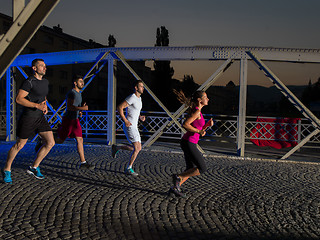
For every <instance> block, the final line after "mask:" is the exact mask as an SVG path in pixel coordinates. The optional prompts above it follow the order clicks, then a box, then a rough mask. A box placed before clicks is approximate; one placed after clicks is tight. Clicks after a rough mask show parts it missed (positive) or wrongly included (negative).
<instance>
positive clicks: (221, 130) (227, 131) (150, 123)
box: [0, 111, 320, 146]
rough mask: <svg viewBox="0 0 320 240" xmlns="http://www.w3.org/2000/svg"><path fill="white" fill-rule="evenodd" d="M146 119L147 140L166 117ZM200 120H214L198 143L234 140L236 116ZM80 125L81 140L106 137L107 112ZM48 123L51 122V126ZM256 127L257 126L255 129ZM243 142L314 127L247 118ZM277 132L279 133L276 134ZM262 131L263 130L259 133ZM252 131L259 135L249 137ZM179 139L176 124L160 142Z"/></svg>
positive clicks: (0, 116)
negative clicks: (82, 138)
mask: <svg viewBox="0 0 320 240" xmlns="http://www.w3.org/2000/svg"><path fill="white" fill-rule="evenodd" d="M5 114H6V112H0V130H1V131H2V132H3V133H4V134H5V131H6V124H5V122H6V115H5ZM141 114H143V115H145V116H146V121H145V122H141V121H140V122H139V129H140V131H141V136H142V137H149V136H151V135H152V134H153V133H155V132H156V131H157V130H158V129H159V128H160V126H161V125H162V124H163V123H165V122H166V121H167V120H168V119H169V117H168V116H167V114H166V113H165V112H141ZM51 115H52V113H51V112H49V113H48V114H47V115H46V116H47V118H49V117H50V116H51ZM203 116H204V118H205V119H206V121H207V120H209V119H210V118H212V119H213V120H214V125H213V126H212V127H210V128H208V130H207V134H206V137H204V138H201V140H202V141H217V140H219V138H220V139H221V138H229V139H230V140H231V141H234V142H235V141H236V138H237V118H238V116H230V115H214V114H204V115H203ZM184 117H185V115H182V116H181V117H180V118H179V119H178V121H179V122H180V123H182V122H183V119H184ZM262 118H263V119H274V118H270V117H262ZM80 123H81V126H82V129H83V135H84V137H86V138H88V137H97V136H106V135H107V129H108V115H107V111H85V112H84V113H83V116H82V117H81V118H80ZM51 124H52V123H51ZM58 125H59V122H56V123H53V128H54V129H55V128H57V127H58ZM122 126H123V122H122V120H121V118H120V116H119V115H117V120H116V134H117V136H124V132H123V128H122ZM257 126H259V127H257ZM245 129H246V131H245V139H246V142H247V143H248V142H250V140H252V139H258V140H277V141H287V140H289V141H291V140H292V141H296V142H300V140H302V139H303V138H305V137H306V136H308V135H309V134H310V133H311V132H313V131H314V130H315V127H314V126H313V125H312V124H311V123H310V122H309V121H308V120H307V119H299V120H298V121H297V122H296V123H279V122H269V121H266V122H263V121H261V120H260V121H259V122H257V117H253V116H248V117H247V118H246V128H245ZM279 129H281V132H280V131H279ZM262 130H263V131H262ZM253 131H255V132H256V133H259V134H252V133H253ZM181 136H182V131H181V129H180V128H179V127H178V126H177V125H176V124H172V125H171V126H169V127H167V128H165V129H164V132H163V134H162V135H161V137H160V139H176V140H178V139H180V138H181ZM319 143H320V134H318V135H315V136H314V137H312V138H311V139H310V141H309V142H308V145H309V146H310V145H313V144H319Z"/></svg>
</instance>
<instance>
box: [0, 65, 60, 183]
mask: <svg viewBox="0 0 320 240" xmlns="http://www.w3.org/2000/svg"><path fill="white" fill-rule="evenodd" d="M32 70H33V72H34V74H33V76H31V77H29V78H28V79H26V80H25V81H24V82H23V83H22V85H21V87H20V89H19V92H18V95H17V97H16V102H17V103H18V104H20V105H22V106H23V112H22V115H21V117H20V119H19V121H18V125H17V137H18V140H17V142H16V143H15V144H14V145H13V146H12V148H11V149H10V150H9V153H8V156H7V161H6V164H5V166H4V168H3V171H2V174H3V180H4V182H6V183H12V179H11V165H12V162H13V160H14V159H15V157H16V155H17V154H18V152H19V151H20V150H21V149H22V148H23V147H24V146H25V144H26V143H27V141H28V138H29V137H30V136H31V135H32V134H33V133H39V135H40V136H41V138H42V139H43V141H44V145H43V146H42V147H41V148H40V149H39V151H38V153H37V156H36V159H35V161H34V162H33V164H32V166H30V167H29V169H28V170H27V172H28V173H29V174H31V175H33V176H34V177H36V178H38V179H43V178H44V176H43V175H42V174H41V172H40V168H39V165H40V163H41V161H42V160H43V158H44V157H45V156H46V155H47V154H48V153H49V151H50V150H51V148H52V147H53V146H54V144H55V142H54V138H53V134H52V130H51V127H50V125H49V123H48V121H47V120H46V118H45V117H44V115H45V114H47V112H48V108H47V104H46V100H47V94H48V92H49V81H48V80H47V79H45V78H44V77H43V76H44V75H45V74H46V64H45V63H44V60H42V59H34V60H33V61H32Z"/></svg>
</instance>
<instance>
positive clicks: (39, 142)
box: [34, 137, 43, 153]
mask: <svg viewBox="0 0 320 240" xmlns="http://www.w3.org/2000/svg"><path fill="white" fill-rule="evenodd" d="M42 145H43V142H42V138H41V137H38V142H37V144H36V146H35V147H34V151H35V152H36V153H37V152H38V151H39V149H40V148H41V147H42Z"/></svg>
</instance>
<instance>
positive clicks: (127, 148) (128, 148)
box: [111, 144, 134, 158]
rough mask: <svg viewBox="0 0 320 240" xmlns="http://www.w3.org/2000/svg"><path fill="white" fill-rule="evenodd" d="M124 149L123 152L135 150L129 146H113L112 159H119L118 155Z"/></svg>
mask: <svg viewBox="0 0 320 240" xmlns="http://www.w3.org/2000/svg"><path fill="white" fill-rule="evenodd" d="M120 149H122V150H126V151H133V150H134V148H133V147H132V146H128V145H120V146H118V145H116V144H113V145H112V146H111V154H112V157H113V158H115V157H117V153H118V152H119V150H120Z"/></svg>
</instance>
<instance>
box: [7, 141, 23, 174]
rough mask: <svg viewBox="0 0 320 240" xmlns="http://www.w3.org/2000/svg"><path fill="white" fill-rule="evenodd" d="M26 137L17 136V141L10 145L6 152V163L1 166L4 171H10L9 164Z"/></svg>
mask: <svg viewBox="0 0 320 240" xmlns="http://www.w3.org/2000/svg"><path fill="white" fill-rule="evenodd" d="M27 141H28V139H21V138H18V140H17V142H16V143H15V144H14V145H13V146H12V147H11V149H10V150H9V152H8V156H7V161H6V165H5V167H4V168H3V170H4V171H11V165H12V162H13V160H14V159H15V157H16V156H17V154H18V152H19V151H20V150H21V149H22V148H23V147H24V145H26V143H27Z"/></svg>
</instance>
